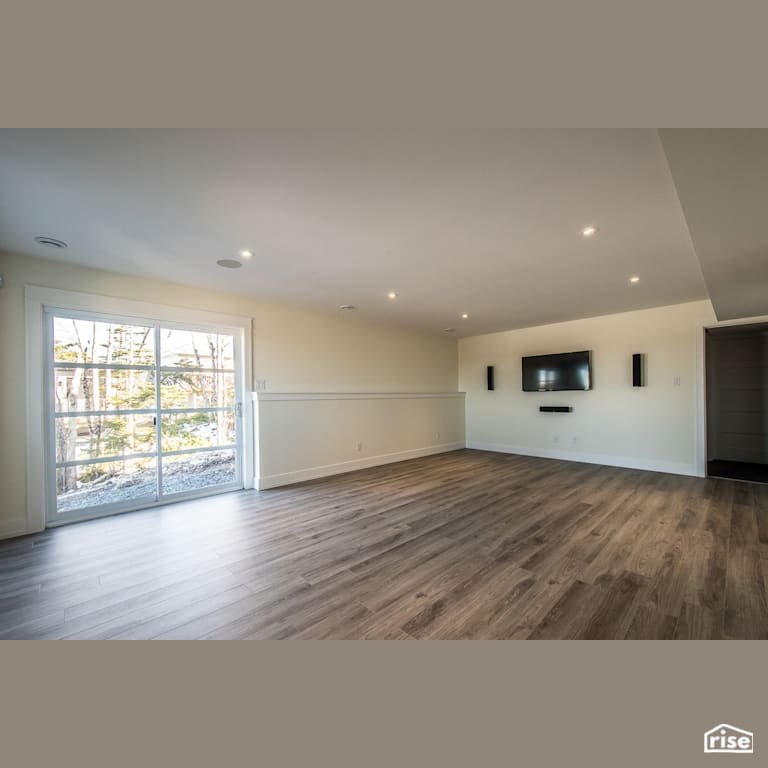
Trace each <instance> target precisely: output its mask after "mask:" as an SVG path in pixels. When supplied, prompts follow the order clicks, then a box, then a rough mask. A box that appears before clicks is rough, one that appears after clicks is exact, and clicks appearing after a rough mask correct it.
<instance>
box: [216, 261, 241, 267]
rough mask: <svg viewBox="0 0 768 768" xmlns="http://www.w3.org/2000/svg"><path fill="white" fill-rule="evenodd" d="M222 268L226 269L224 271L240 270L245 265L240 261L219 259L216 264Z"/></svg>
mask: <svg viewBox="0 0 768 768" xmlns="http://www.w3.org/2000/svg"><path fill="white" fill-rule="evenodd" d="M216 263H217V264H218V265H219V266H220V267H224V269H240V267H242V266H243V265H242V264H241V263H240V262H239V261H235V260H234V259H219V260H218V261H217V262H216Z"/></svg>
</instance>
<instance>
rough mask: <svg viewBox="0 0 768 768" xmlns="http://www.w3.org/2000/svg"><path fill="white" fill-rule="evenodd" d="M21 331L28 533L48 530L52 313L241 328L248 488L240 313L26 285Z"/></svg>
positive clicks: (246, 442) (248, 444) (244, 323)
mask: <svg viewBox="0 0 768 768" xmlns="http://www.w3.org/2000/svg"><path fill="white" fill-rule="evenodd" d="M24 288H25V321H26V322H25V326H26V327H25V333H26V352H27V358H26V376H27V403H26V406H27V533H35V532H37V531H42V530H43V529H44V528H45V527H46V489H47V465H48V455H47V454H48V451H47V441H46V435H47V429H48V425H47V424H46V407H45V403H46V401H47V394H48V393H47V381H46V371H47V363H46V345H45V325H44V322H45V313H46V311H50V310H63V311H69V312H77V311H83V312H100V313H104V314H111V315H121V316H125V317H127V318H132V319H135V320H137V321H147V320H159V321H161V322H168V323H177V324H183V325H189V326H195V325H200V326H203V327H205V326H221V327H227V328H232V329H234V330H240V331H242V334H243V365H242V374H241V375H242V381H241V382H240V391H241V392H242V393H243V396H242V409H243V418H242V435H243V451H242V464H243V465H242V477H243V482H244V486H245V487H246V488H250V487H252V483H251V480H250V478H253V477H254V474H255V459H254V441H253V418H252V413H251V408H252V401H251V399H250V398H249V397H248V392H250V390H251V371H252V360H251V358H252V350H253V346H252V341H251V330H252V320H251V318H250V317H244V316H242V315H226V314H219V313H216V312H207V311H204V310H199V309H189V308H187V307H177V306H169V305H164V304H152V303H149V302H145V301H135V300H133V299H120V298H114V297H110V296H101V295H97V294H92V293H80V292H78V291H65V290H60V289H58V288H44V287H41V286H37V285H26V286H24Z"/></svg>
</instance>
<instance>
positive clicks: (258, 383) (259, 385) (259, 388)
mask: <svg viewBox="0 0 768 768" xmlns="http://www.w3.org/2000/svg"><path fill="white" fill-rule="evenodd" d="M266 388H267V380H266V379H256V380H255V381H254V382H253V389H254V390H255V391H256V392H264V391H265V390H266Z"/></svg>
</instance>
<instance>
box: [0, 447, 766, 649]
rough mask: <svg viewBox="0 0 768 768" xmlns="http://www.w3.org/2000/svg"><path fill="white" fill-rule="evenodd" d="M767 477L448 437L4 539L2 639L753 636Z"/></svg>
mask: <svg viewBox="0 0 768 768" xmlns="http://www.w3.org/2000/svg"><path fill="white" fill-rule="evenodd" d="M767 582H768V486H765V485H756V484H749V483H739V482H734V481H730V480H716V479H706V480H704V479H696V478H689V477H678V476H673V475H664V474H657V473H651V472H641V471H636V470H627V469H615V468H611V467H599V466H594V465H590V464H577V463H571V462H561V461H553V460H548V459H535V458H527V457H523V456H510V455H503V454H494V453H486V452H482V451H469V450H467V451H456V452H454V453H449V454H443V455H441V456H434V457H429V458H424V459H416V460H414V461H408V462H403V463H400V464H392V465H389V466H385V467H377V468H374V469H369V470H363V471H361V472H355V473H351V474H348V475H343V476H338V477H334V478H328V479H325V480H319V481H315V482H310V483H304V484H302V485H297V486H293V487H290V488H282V489H276V490H271V491H263V492H261V493H256V492H252V491H243V492H240V493H236V494H228V495H226V496H219V497H214V498H210V499H206V500H200V501H195V502H190V503H185V504H177V505H172V506H169V507H165V508H162V509H155V510H148V511H144V512H136V513H132V514H127V515H122V516H119V517H112V518H108V519H103V520H98V521H94V522H90V523H81V524H76V525H72V526H68V527H65V528H58V529H53V530H48V531H46V532H44V533H41V534H38V535H34V536H29V537H25V538H22V539H16V540H11V541H6V542H0V638H393V639H408V638H766V637H768V607H766V583H767Z"/></svg>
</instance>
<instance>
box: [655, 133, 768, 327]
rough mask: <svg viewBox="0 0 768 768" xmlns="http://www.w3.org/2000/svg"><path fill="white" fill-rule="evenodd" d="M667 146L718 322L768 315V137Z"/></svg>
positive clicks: (676, 141) (684, 139) (667, 142)
mask: <svg viewBox="0 0 768 768" xmlns="http://www.w3.org/2000/svg"><path fill="white" fill-rule="evenodd" d="M661 139H662V142H663V144H664V149H665V152H666V155H667V158H668V160H669V165H670V168H671V169H672V173H673V175H674V179H675V184H676V187H677V192H678V195H679V197H680V201H681V202H682V206H683V210H684V211H685V217H686V221H687V222H688V228H689V230H690V232H691V237H692V239H693V243H694V245H695V247H696V253H697V255H698V257H699V262H700V263H701V268H702V271H703V273H704V278H705V280H706V283H707V288H708V289H709V296H710V298H711V299H712V306H713V307H714V309H715V313H716V314H717V317H718V319H720V320H735V319H738V318H741V317H756V316H759V315H768V130H765V129H674V130H664V131H661Z"/></svg>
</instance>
